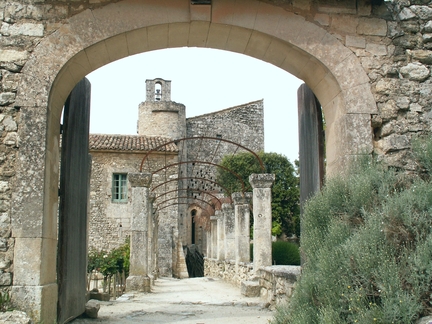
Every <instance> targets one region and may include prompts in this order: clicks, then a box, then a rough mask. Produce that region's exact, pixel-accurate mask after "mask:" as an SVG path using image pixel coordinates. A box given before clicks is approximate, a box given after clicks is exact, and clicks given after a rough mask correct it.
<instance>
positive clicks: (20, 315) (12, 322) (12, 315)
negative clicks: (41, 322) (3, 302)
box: [0, 310, 33, 324]
mask: <svg viewBox="0 0 432 324" xmlns="http://www.w3.org/2000/svg"><path fill="white" fill-rule="evenodd" d="M0 323H4V324H8V323H9V324H32V323H33V322H32V320H31V319H30V317H29V316H28V315H27V314H26V313H25V312H21V311H18V310H13V311H11V312H4V313H0Z"/></svg>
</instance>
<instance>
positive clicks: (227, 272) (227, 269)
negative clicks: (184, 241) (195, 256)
mask: <svg viewBox="0 0 432 324" xmlns="http://www.w3.org/2000/svg"><path fill="white" fill-rule="evenodd" d="M204 276H205V277H211V278H221V279H223V280H225V281H226V282H229V283H232V284H233V285H235V286H236V287H239V288H240V284H241V283H242V281H249V280H253V279H254V278H255V275H254V272H253V264H252V263H244V262H240V263H239V264H238V267H237V269H236V264H235V262H234V261H221V260H216V259H211V258H204Z"/></svg>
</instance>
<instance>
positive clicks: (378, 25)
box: [357, 18, 387, 36]
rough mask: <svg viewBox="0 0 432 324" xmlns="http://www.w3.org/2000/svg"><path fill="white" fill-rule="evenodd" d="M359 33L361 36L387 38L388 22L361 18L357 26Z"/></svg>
mask: <svg viewBox="0 0 432 324" xmlns="http://www.w3.org/2000/svg"><path fill="white" fill-rule="evenodd" d="M357 33H359V34H361V35H371V36H386V35H387V22H386V21H385V20H384V19H378V18H361V19H360V20H359V24H358V26H357Z"/></svg>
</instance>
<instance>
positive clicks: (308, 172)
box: [297, 84, 324, 208]
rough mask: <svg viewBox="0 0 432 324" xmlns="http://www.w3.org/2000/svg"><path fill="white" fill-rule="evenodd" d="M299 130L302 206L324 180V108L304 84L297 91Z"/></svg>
mask: <svg viewBox="0 0 432 324" xmlns="http://www.w3.org/2000/svg"><path fill="white" fill-rule="evenodd" d="M297 98H298V128H299V130H298V131H299V162H300V164H299V169H300V206H301V208H302V207H303V204H304V202H305V201H306V200H307V199H309V198H310V197H311V196H313V195H314V194H315V193H316V192H317V191H319V190H320V189H321V186H322V184H323V180H324V131H323V119H322V113H321V105H320V103H319V102H318V99H317V98H316V97H315V95H314V93H313V92H312V90H311V89H310V88H309V87H308V86H307V85H306V84H302V85H301V86H300V88H299V89H298V91H297Z"/></svg>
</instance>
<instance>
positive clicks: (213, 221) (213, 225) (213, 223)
mask: <svg viewBox="0 0 432 324" xmlns="http://www.w3.org/2000/svg"><path fill="white" fill-rule="evenodd" d="M210 239H211V241H210V244H211V251H210V252H211V255H210V257H211V258H212V259H216V258H217V253H218V251H217V216H210Z"/></svg>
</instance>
